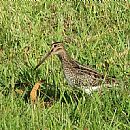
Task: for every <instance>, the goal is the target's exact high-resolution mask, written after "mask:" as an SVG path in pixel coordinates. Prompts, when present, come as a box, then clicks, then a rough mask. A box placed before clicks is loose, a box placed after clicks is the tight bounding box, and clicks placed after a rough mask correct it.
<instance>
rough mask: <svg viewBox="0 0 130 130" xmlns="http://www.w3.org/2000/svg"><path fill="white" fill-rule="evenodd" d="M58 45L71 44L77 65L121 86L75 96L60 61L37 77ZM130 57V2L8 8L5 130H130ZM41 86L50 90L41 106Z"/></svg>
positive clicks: (1, 62) (0, 107)
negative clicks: (35, 91) (34, 92)
mask: <svg viewBox="0 0 130 130" xmlns="http://www.w3.org/2000/svg"><path fill="white" fill-rule="evenodd" d="M52 41H63V43H64V44H65V48H66V50H67V51H68V53H69V55H70V56H71V57H73V58H74V59H75V60H77V61H78V62H80V63H81V64H86V65H89V66H91V67H92V68H94V69H96V70H97V71H98V72H100V73H103V74H104V75H109V76H110V77H115V78H116V79H117V80H118V82H119V86H118V87H112V88H110V89H109V90H108V89H105V88H104V89H103V91H102V92H101V93H99V92H94V93H93V94H92V95H87V94H84V93H83V92H81V91H78V90H73V89H72V88H71V86H69V85H68V84H67V83H66V80H65V79H64V76H63V72H62V68H61V64H60V61H59V60H58V58H57V57H56V56H52V57H51V58H49V59H48V60H47V61H46V62H45V63H44V64H43V65H41V67H39V69H37V70H36V71H34V68H35V66H36V64H37V63H38V61H39V59H40V58H41V56H42V55H44V54H46V52H47V51H49V49H50V46H51V44H52ZM129 49H130V3H129V2H128V1H127V0H126V1H114V0H111V1H108V0H107V1H98V0H95V1H80V0H77V1H75V0H69V1H62V0H55V1H54V0H51V1H45V0H35V1H34V0H30V1H29V0H28V1H20V0H16V1H10V0H4V1H1V2H0V72H1V74H0V115H1V116H0V128H1V129H2V130H6V129H7V130H18V129H19V130H25V129H34V130H42V129H43V130H49V129H52V130H62V129H63V130H72V129H73V130H80V129H81V130H83V129H84V130H86V129H88V130H129V129H130V50H129ZM39 80H45V83H44V82H43V83H42V85H41V88H40V91H41V92H40V96H38V101H36V104H35V103H34V104H35V105H34V106H33V105H32V104H31V102H30V91H31V89H32V88H33V86H34V84H35V83H36V82H38V81H39ZM75 91H76V92H75Z"/></svg>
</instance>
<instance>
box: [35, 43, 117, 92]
mask: <svg viewBox="0 0 130 130" xmlns="http://www.w3.org/2000/svg"><path fill="white" fill-rule="evenodd" d="M51 55H57V56H58V58H59V60H60V61H61V66H62V69H63V73H64V77H65V79H66V80H67V82H68V84H69V85H70V86H72V87H73V88H78V89H81V90H83V91H84V92H85V93H87V94H91V93H92V92H93V91H96V90H100V89H101V87H102V86H103V85H104V86H107V87H109V86H112V85H115V84H116V83H117V81H116V79H115V78H112V77H109V76H106V75H103V74H101V73H99V72H98V71H96V70H95V69H93V68H91V67H89V66H87V65H82V64H80V63H79V62H78V61H76V60H74V59H73V58H71V57H70V56H69V54H68V53H67V51H66V49H65V47H64V44H63V42H54V43H53V44H52V45H51V49H50V51H49V52H48V53H47V54H46V55H44V56H43V58H42V59H41V60H40V62H39V63H38V64H37V65H36V67H35V69H34V70H36V69H37V68H38V67H39V66H40V65H41V64H42V63H43V62H44V61H45V60H46V59H47V58H48V57H50V56H51Z"/></svg>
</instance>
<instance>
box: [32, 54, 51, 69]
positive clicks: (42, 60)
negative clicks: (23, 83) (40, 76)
mask: <svg viewBox="0 0 130 130" xmlns="http://www.w3.org/2000/svg"><path fill="white" fill-rule="evenodd" d="M51 52H52V51H50V52H49V53H47V54H46V55H45V56H44V57H43V58H42V59H41V60H40V62H39V63H38V64H37V66H36V67H35V68H34V70H36V69H37V68H38V67H39V66H40V65H41V64H42V63H43V62H44V61H45V60H46V59H47V57H49V56H50V55H51Z"/></svg>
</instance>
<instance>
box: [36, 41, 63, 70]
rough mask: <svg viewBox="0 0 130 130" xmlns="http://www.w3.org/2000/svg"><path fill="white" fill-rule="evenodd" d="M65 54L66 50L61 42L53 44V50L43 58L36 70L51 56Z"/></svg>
mask: <svg viewBox="0 0 130 130" xmlns="http://www.w3.org/2000/svg"><path fill="white" fill-rule="evenodd" d="M64 52H65V49H64V46H63V44H62V43H61V42H55V43H53V44H52V46H51V50H50V51H49V52H48V53H47V54H46V55H45V56H43V58H42V59H41V60H40V62H39V63H38V64H37V66H36V67H35V69H37V68H38V67H39V66H40V65H41V64H42V63H43V62H44V61H45V60H46V59H47V58H48V57H49V56H51V55H55V54H57V55H62V54H64Z"/></svg>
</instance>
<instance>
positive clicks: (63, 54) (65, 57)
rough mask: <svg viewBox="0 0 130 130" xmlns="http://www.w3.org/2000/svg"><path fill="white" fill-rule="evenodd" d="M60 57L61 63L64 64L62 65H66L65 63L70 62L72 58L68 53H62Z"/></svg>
mask: <svg viewBox="0 0 130 130" xmlns="http://www.w3.org/2000/svg"><path fill="white" fill-rule="evenodd" d="M58 57H59V59H60V61H61V62H62V64H64V63H65V62H68V61H69V60H70V57H69V55H68V54H67V53H66V51H63V52H60V53H59V54H58Z"/></svg>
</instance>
